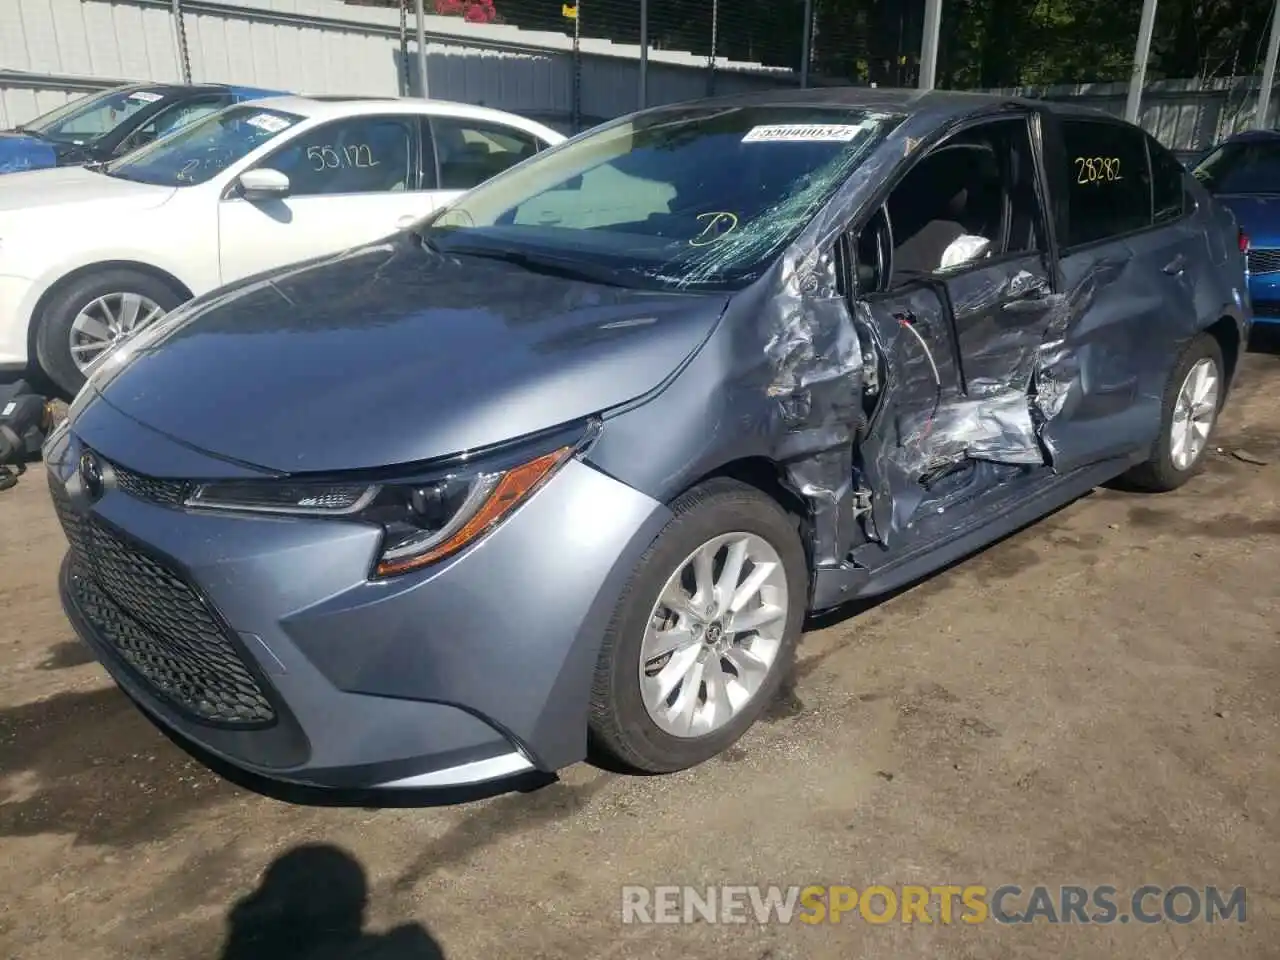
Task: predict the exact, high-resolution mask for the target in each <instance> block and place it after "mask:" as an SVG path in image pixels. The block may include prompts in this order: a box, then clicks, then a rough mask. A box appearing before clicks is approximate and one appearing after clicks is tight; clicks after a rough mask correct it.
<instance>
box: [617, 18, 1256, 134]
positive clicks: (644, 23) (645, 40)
mask: <svg viewBox="0 0 1280 960" xmlns="http://www.w3.org/2000/svg"><path fill="white" fill-rule="evenodd" d="M1277 2H1280V0H1277ZM639 101H640V109H641V110H643V109H644V108H645V107H647V106H648V105H649V0H640V91H639Z"/></svg>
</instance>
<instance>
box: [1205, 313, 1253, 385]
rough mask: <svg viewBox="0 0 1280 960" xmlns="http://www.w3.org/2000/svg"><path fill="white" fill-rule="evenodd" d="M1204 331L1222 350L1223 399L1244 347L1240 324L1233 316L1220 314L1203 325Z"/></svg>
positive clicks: (1233, 377) (1234, 375) (1234, 374)
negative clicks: (1207, 324) (1205, 325)
mask: <svg viewBox="0 0 1280 960" xmlns="http://www.w3.org/2000/svg"><path fill="white" fill-rule="evenodd" d="M1204 332H1205V333H1207V334H1208V335H1209V336H1211V337H1213V339H1214V340H1216V341H1217V342H1218V349H1220V350H1221V351H1222V363H1223V366H1224V367H1225V368H1226V369H1224V370H1223V371H1222V373H1223V378H1224V379H1225V380H1226V389H1225V390H1223V392H1222V398H1223V400H1225V399H1226V397H1227V394H1228V393H1229V392H1230V390H1231V385H1232V384H1233V383H1234V382H1235V378H1236V370H1237V368H1238V367H1239V364H1240V354H1241V352H1242V350H1243V347H1244V344H1243V343H1242V342H1241V336H1240V324H1239V323H1238V322H1237V321H1236V319H1235V317H1232V316H1222V317H1219V318H1218V319H1217V320H1215V321H1214V322H1213V323H1211V324H1209V326H1207V327H1205V330H1204Z"/></svg>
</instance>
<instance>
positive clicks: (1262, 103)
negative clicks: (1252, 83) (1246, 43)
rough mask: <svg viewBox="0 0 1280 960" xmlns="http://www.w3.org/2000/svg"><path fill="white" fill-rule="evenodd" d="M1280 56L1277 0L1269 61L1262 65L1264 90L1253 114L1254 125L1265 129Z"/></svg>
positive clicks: (1272, 24)
mask: <svg viewBox="0 0 1280 960" xmlns="http://www.w3.org/2000/svg"><path fill="white" fill-rule="evenodd" d="M1277 56H1280V0H1276V5H1275V10H1274V11H1273V12H1272V14H1271V36H1270V37H1268V38H1267V59H1266V61H1265V62H1264V63H1263V65H1262V89H1261V90H1259V91H1258V109H1257V110H1256V111H1254V114H1253V125H1254V126H1255V127H1257V128H1258V129H1260V130H1261V129H1265V128H1266V127H1268V126H1269V124H1268V123H1267V119H1268V115H1269V114H1270V113H1271V88H1272V87H1274V86H1275V83H1276V57H1277Z"/></svg>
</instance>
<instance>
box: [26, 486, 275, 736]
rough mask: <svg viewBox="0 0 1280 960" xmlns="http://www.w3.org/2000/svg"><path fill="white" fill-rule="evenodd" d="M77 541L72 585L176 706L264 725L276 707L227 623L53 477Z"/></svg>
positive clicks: (60, 508) (217, 719)
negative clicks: (86, 511) (78, 506)
mask: <svg viewBox="0 0 1280 960" xmlns="http://www.w3.org/2000/svg"><path fill="white" fill-rule="evenodd" d="M50 490H51V492H52V494H53V502H54V506H55V507H56V508H57V512H58V518H59V520H60V521H61V523H62V528H63V530H64V531H65V532H66V535H67V541H68V542H69V543H70V545H71V555H72V575H71V578H70V589H71V591H72V595H73V599H74V601H75V603H76V606H77V607H78V609H79V611H80V613H81V614H82V615H83V616H84V618H85V619H86V620H87V621H88V622H89V623H90V624H91V625H92V626H93V628H94V630H95V631H96V632H97V634H98V636H99V637H100V638H101V639H102V640H103V641H104V642H106V643H107V644H109V645H110V646H111V648H112V649H113V650H114V651H115V652H116V653H117V654H118V655H119V657H120V659H121V660H123V661H124V662H125V663H126V664H128V665H129V667H131V668H132V669H133V671H134V672H135V673H137V674H138V676H139V677H141V678H142V679H143V680H145V681H146V682H147V683H148V684H149V685H150V686H151V687H152V689H153V690H154V691H155V692H156V693H157V694H158V695H159V696H161V697H163V698H164V699H166V700H168V701H169V702H170V703H172V704H173V705H174V706H176V707H178V708H179V709H181V710H184V711H186V712H187V713H189V714H192V715H193V716H195V717H197V718H198V719H200V720H203V721H205V722H207V723H212V724H217V725H220V726H237V727H244V726H262V725H265V724H268V723H270V722H272V721H273V720H274V719H275V711H274V710H273V709H272V707H271V704H270V703H269V702H268V700H267V698H266V695H265V694H264V692H263V690H262V688H261V687H260V686H259V684H258V682H257V681H256V680H255V678H254V676H253V674H252V672H250V670H249V668H248V666H247V665H246V664H245V662H244V660H243V659H242V658H241V656H240V654H239V653H238V651H237V650H236V647H235V644H234V642H233V641H232V640H231V639H230V637H229V636H228V632H227V630H226V628H225V627H223V626H222V625H221V623H220V622H219V620H218V618H217V616H216V615H215V614H214V613H213V612H212V611H211V610H210V609H209V607H208V606H207V605H206V604H205V603H204V602H203V601H202V600H201V598H200V596H199V595H198V594H197V593H196V592H195V591H194V590H193V589H192V588H191V587H190V586H188V585H187V583H186V582H185V581H184V580H183V579H182V578H181V577H180V576H179V575H178V574H176V573H174V572H173V571H172V570H170V569H169V568H168V567H167V566H166V565H164V564H162V563H160V562H159V561H157V560H155V559H154V558H152V557H150V556H147V555H146V554H143V553H141V552H139V551H138V550H136V549H134V548H133V547H132V546H130V545H129V544H128V543H126V542H125V541H124V540H122V539H121V538H120V537H118V536H117V535H115V534H114V533H112V532H111V531H110V530H108V529H107V528H106V527H105V526H104V525H103V524H101V523H100V522H98V521H96V520H94V519H93V518H91V517H86V516H84V515H82V514H80V513H79V512H78V511H76V510H75V508H74V507H72V505H71V503H70V501H69V500H68V499H67V496H66V493H65V491H64V490H62V489H61V485H60V484H59V483H58V482H57V481H56V480H55V479H54V478H53V477H52V476H51V477H50Z"/></svg>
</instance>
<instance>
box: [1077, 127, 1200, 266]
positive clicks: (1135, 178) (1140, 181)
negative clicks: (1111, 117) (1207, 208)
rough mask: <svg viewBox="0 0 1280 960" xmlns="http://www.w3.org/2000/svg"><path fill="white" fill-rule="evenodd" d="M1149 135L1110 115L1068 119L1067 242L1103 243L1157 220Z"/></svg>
mask: <svg viewBox="0 0 1280 960" xmlns="http://www.w3.org/2000/svg"><path fill="white" fill-rule="evenodd" d="M1146 136H1147V135H1146V134H1145V133H1143V132H1142V131H1141V130H1140V129H1138V128H1137V127H1134V126H1130V125H1128V124H1121V123H1112V122H1109V121H1106V120H1080V119H1074V118H1073V119H1064V120H1063V121H1062V137H1063V143H1064V146H1065V147H1066V156H1065V157H1064V158H1063V162H1065V163H1066V166H1067V170H1066V177H1067V240H1066V244H1065V246H1068V247H1076V246H1080V245H1081V244H1086V243H1098V242H1100V241H1104V240H1108V239H1111V238H1112V237H1119V236H1123V235H1125V234H1127V233H1133V232H1134V231H1137V230H1144V229H1146V228H1147V227H1149V226H1151V172H1150V170H1149V169H1148V167H1147V144H1146ZM1178 215H1179V216H1181V209H1180V208H1179V214H1178Z"/></svg>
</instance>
